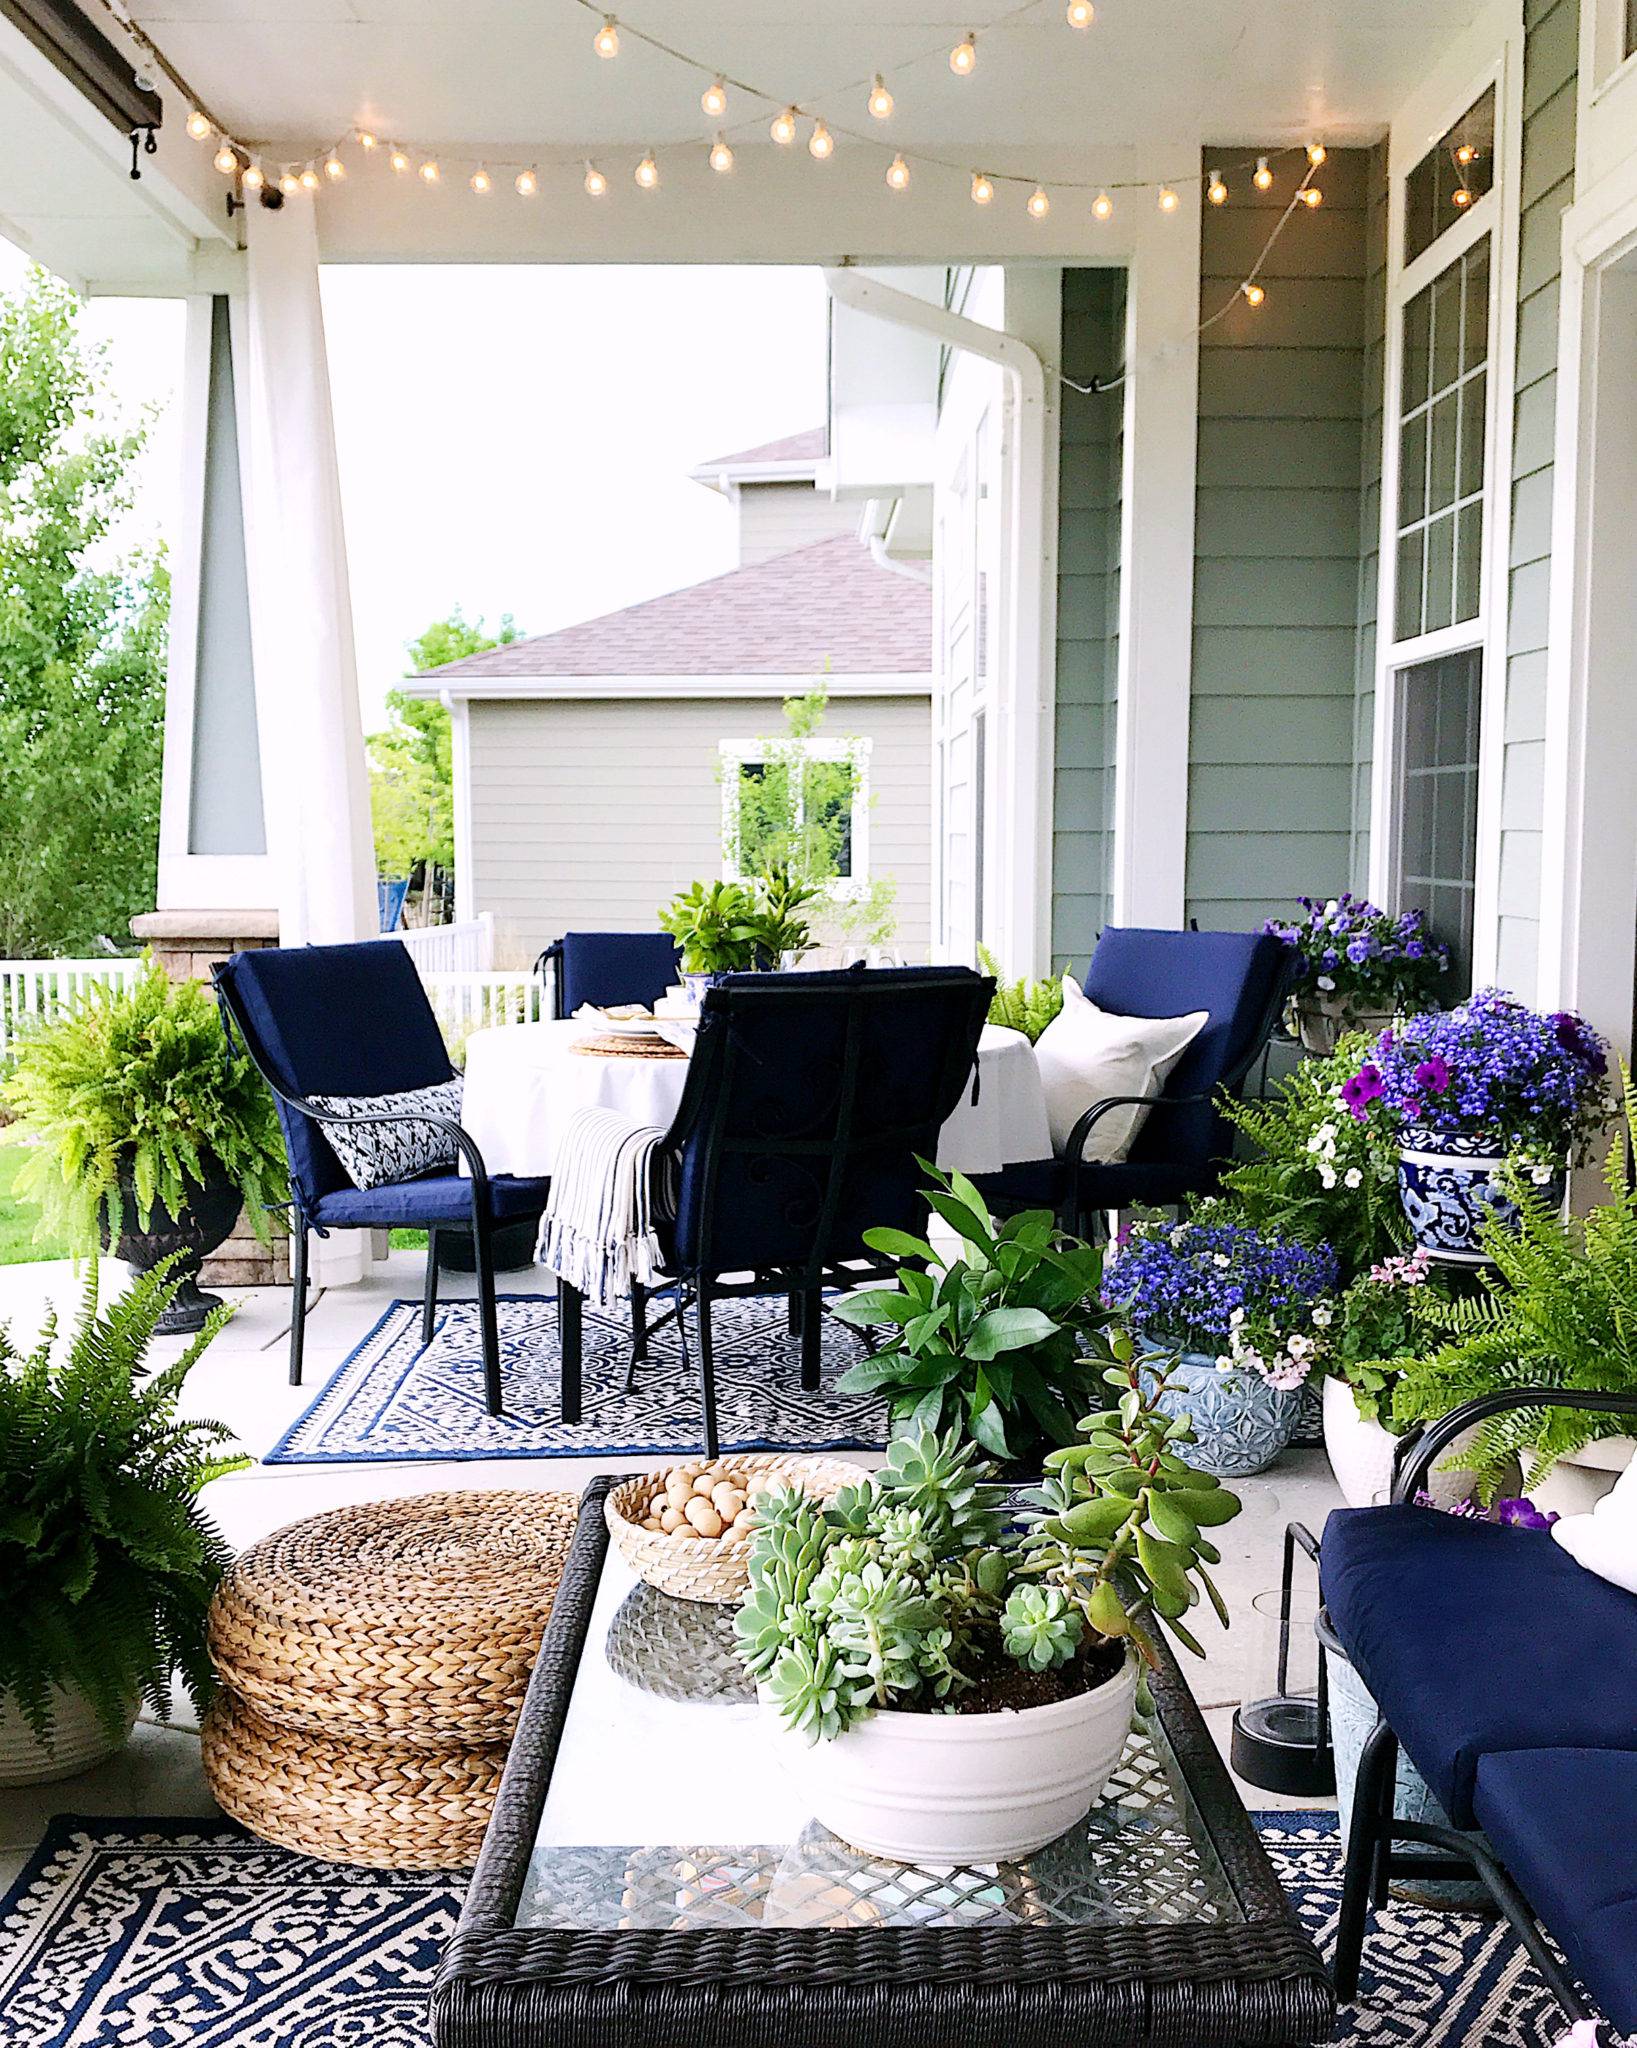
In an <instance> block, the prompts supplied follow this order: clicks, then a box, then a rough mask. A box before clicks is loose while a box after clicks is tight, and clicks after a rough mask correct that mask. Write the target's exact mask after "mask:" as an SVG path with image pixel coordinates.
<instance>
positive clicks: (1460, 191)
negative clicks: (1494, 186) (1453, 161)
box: [1449, 185, 1472, 207]
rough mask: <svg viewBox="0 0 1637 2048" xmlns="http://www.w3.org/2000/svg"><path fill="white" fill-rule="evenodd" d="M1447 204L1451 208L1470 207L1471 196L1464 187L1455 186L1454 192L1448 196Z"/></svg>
mask: <svg viewBox="0 0 1637 2048" xmlns="http://www.w3.org/2000/svg"><path fill="white" fill-rule="evenodd" d="M1449 203H1450V205H1451V206H1460V207H1467V206H1470V205H1471V204H1472V194H1471V193H1470V192H1469V191H1468V190H1467V188H1466V186H1465V185H1457V186H1456V188H1455V190H1454V191H1453V192H1452V193H1451V194H1450V195H1449Z"/></svg>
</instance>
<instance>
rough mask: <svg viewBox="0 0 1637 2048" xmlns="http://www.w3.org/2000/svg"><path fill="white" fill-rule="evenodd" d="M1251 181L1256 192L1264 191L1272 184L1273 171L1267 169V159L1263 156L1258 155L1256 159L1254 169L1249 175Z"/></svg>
mask: <svg viewBox="0 0 1637 2048" xmlns="http://www.w3.org/2000/svg"><path fill="white" fill-rule="evenodd" d="M1251 183H1252V184H1253V185H1254V186H1255V187H1256V189H1257V191H1258V192H1266V191H1267V190H1268V189H1269V187H1270V186H1271V185H1272V183H1273V172H1272V171H1271V170H1270V169H1269V167H1268V160H1267V158H1266V157H1265V156H1259V157H1258V158H1257V159H1256V170H1255V172H1254V174H1253V175H1252V177H1251Z"/></svg>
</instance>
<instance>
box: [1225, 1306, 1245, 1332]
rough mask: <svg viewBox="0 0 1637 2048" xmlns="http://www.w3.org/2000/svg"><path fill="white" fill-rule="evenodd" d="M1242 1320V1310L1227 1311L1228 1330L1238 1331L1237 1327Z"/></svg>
mask: <svg viewBox="0 0 1637 2048" xmlns="http://www.w3.org/2000/svg"><path fill="white" fill-rule="evenodd" d="M1244 1320H1245V1311H1244V1310H1243V1309H1242V1308H1231V1309H1229V1311H1228V1326H1229V1328H1230V1329H1234V1330H1237V1329H1238V1327H1239V1325H1240V1324H1241V1323H1242V1322H1243V1321H1244Z"/></svg>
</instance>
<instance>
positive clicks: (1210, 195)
mask: <svg viewBox="0 0 1637 2048" xmlns="http://www.w3.org/2000/svg"><path fill="white" fill-rule="evenodd" d="M1205 197H1206V198H1207V199H1208V200H1209V201H1210V202H1211V204H1212V205H1213V206H1226V205H1227V203H1228V188H1227V186H1226V185H1224V184H1223V182H1222V173H1221V172H1220V171H1212V173H1211V178H1210V183H1209V184H1208V185H1207V186H1206V188H1205Z"/></svg>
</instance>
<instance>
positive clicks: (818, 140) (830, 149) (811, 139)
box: [807, 121, 836, 163]
mask: <svg viewBox="0 0 1637 2048" xmlns="http://www.w3.org/2000/svg"><path fill="white" fill-rule="evenodd" d="M835 153H836V139H835V137H834V136H833V135H832V134H831V133H830V131H829V129H828V128H826V127H825V125H824V123H823V122H822V121H815V122H814V123H813V132H812V134H811V135H809V136H808V138H807V154H808V155H809V156H816V157H817V158H818V160H819V162H820V163H822V162H823V161H824V159H825V158H826V157H827V156H834V155H835Z"/></svg>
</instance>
